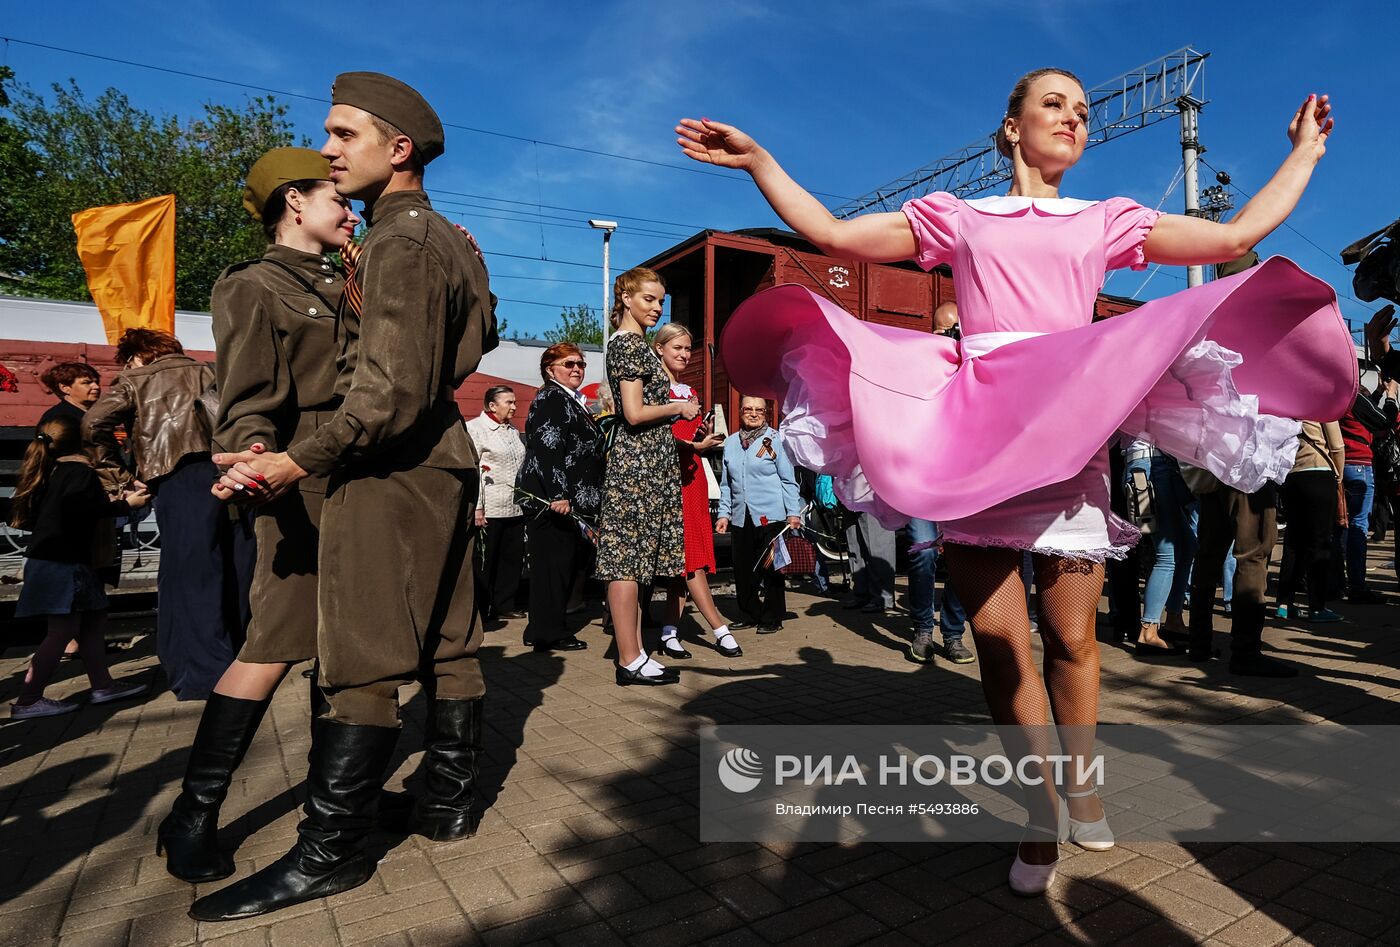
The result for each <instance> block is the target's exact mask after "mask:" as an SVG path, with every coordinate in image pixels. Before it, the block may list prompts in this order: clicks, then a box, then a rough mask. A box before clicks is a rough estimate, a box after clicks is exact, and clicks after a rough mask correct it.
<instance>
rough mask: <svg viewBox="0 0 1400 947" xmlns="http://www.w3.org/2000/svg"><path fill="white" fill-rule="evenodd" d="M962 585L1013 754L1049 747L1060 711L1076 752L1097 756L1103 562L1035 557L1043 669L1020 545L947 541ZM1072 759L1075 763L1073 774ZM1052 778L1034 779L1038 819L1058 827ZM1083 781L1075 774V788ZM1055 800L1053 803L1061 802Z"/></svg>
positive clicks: (1032, 801)
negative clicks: (1097, 628)
mask: <svg viewBox="0 0 1400 947" xmlns="http://www.w3.org/2000/svg"><path fill="white" fill-rule="evenodd" d="M945 556H946V557H947V559H946V561H947V563H948V574H949V579H950V581H951V582H952V585H953V590H954V591H955V592H957V595H958V598H959V599H961V600H962V603H963V605H964V606H965V607H966V609H967V616H968V618H969V619H970V620H971V621H972V637H973V642H974V643H975V645H976V647H977V661H978V665H979V667H980V668H981V674H982V693H983V694H984V695H985V696H986V698H987V708H988V709H989V710H990V711H991V714H992V720H993V722H994V723H996V724H998V725H999V726H1002V727H1019V731H1017V730H1006V729H1003V731H1002V736H1003V741H1004V742H1008V741H1009V742H1011V743H1012V744H1013V745H1008V746H1007V747H1006V749H1007V751H1008V753H1011V754H1017V753H1021V752H1035V753H1037V754H1038V755H1042V756H1043V755H1045V754H1046V753H1047V752H1048V751H1049V749H1050V746H1049V734H1048V732H1047V727H1048V725H1049V723H1050V720H1051V715H1052V713H1053V715H1054V721H1055V724H1056V725H1057V726H1058V727H1059V728H1060V731H1059V732H1060V739H1061V742H1062V744H1063V746H1064V749H1065V751H1066V752H1067V753H1069V754H1071V755H1074V756H1085V755H1088V754H1089V753H1090V752H1091V751H1092V748H1093V740H1094V725H1095V723H1096V722H1097V720H1098V710H1099V647H1098V641H1097V639H1096V638H1095V637H1094V616H1095V613H1096V612H1097V611H1098V604H1099V598H1100V596H1102V594H1103V565H1102V564H1100V563H1092V562H1084V561H1082V560H1075V559H1068V558H1063V557H1059V556H1042V555H1036V556H1034V557H1033V563H1034V566H1035V586H1036V592H1037V594H1038V595H1039V603H1040V608H1039V615H1040V638H1041V643H1042V645H1043V647H1044V652H1045V675H1044V677H1042V676H1041V673H1040V671H1039V669H1037V668H1036V666H1035V661H1034V659H1033V657H1032V655H1031V629H1030V616H1029V614H1028V613H1027V611H1026V588H1025V586H1024V585H1023V584H1022V583H1021V552H1020V551H1019V550H1015V549H995V548H984V547H978V546H962V545H954V544H949V545H948V546H947V548H946V549H945ZM1072 771H1073V767H1071V775H1072ZM1043 775H1044V776H1046V777H1047V779H1046V782H1045V783H1043V784H1042V786H1041V787H1030V786H1028V787H1026V789H1027V800H1026V802H1027V808H1028V809H1029V811H1030V817H1031V822H1032V824H1035V825H1041V826H1054V825H1055V824H1056V821H1055V820H1056V819H1057V814H1056V813H1055V812H1054V811H1053V809H1057V808H1058V804H1059V802H1058V797H1057V796H1056V795H1055V792H1054V788H1053V786H1052V785H1051V783H1050V780H1049V779H1048V777H1049V775H1050V774H1049V772H1048V768H1047V771H1046V772H1045V773H1044V774H1043ZM1068 788H1070V789H1071V790H1076V791H1077V790H1079V789H1081V788H1083V787H1081V786H1079V785H1078V784H1076V783H1075V782H1074V781H1073V780H1072V779H1071V784H1070V786H1069V787H1068ZM1052 807H1053V809H1052Z"/></svg>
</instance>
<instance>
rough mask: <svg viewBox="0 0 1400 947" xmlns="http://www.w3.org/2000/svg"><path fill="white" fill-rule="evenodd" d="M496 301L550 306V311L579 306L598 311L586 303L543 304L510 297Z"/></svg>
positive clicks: (497, 298) (498, 297)
mask: <svg viewBox="0 0 1400 947" xmlns="http://www.w3.org/2000/svg"><path fill="white" fill-rule="evenodd" d="M496 301H497V302H503V303H519V304H520V305H522V306H548V307H549V308H550V309H576V308H577V307H579V306H583V307H584V308H586V309H587V310H588V311H589V312H595V311H596V307H594V306H589V305H587V304H586V303H542V302H536V301H535V300H533V299H511V298H510V297H508V296H497V297H496Z"/></svg>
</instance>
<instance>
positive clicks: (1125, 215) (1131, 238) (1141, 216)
mask: <svg viewBox="0 0 1400 947" xmlns="http://www.w3.org/2000/svg"><path fill="white" fill-rule="evenodd" d="M1161 216H1162V212H1161V211H1156V210H1149V209H1148V208H1146V207H1143V206H1142V205H1141V204H1139V203H1137V202H1135V201H1130V200H1128V199H1127V198H1126V197H1110V198H1109V199H1108V200H1106V201H1104V202H1103V256H1104V268H1105V269H1109V270H1121V269H1123V268H1124V267H1130V268H1132V269H1134V270H1141V269H1146V268H1147V260H1146V259H1145V258H1144V257H1143V255H1142V245H1143V244H1144V243H1145V242H1146V241H1147V235H1148V234H1149V233H1151V232H1152V226H1153V224H1155V223H1157V218H1158V217H1161Z"/></svg>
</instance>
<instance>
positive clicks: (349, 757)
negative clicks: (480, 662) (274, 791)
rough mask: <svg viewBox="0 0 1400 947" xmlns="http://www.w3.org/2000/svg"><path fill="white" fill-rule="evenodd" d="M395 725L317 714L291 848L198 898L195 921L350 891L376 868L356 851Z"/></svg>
mask: <svg viewBox="0 0 1400 947" xmlns="http://www.w3.org/2000/svg"><path fill="white" fill-rule="evenodd" d="M398 739H399V729H398V728H397V727H364V726H355V725H352V724H345V723H336V722H334V721H331V720H327V719H325V718H319V719H317V720H315V721H314V722H313V723H312V727H311V754H310V762H311V767H310V771H309V772H308V773H307V776H306V786H307V791H308V795H307V799H306V808H305V812H306V818H304V819H302V820H301V825H299V826H297V842H296V844H295V845H293V846H292V850H291V851H289V852H288V853H287V854H285V855H283V856H282V857H281V858H279V859H277V861H275V862H273V863H272V864H271V865H268V866H267V867H266V868H264V869H263V870H262V871H259V872H256V873H255V874H253V875H250V876H249V877H247V878H244V879H243V880H242V881H236V882H234V883H233V884H231V885H229V886H228V887H227V888H224V889H223V890H221V891H216V892H214V893H213V894H211V895H208V896H207V897H203V898H200V899H199V900H198V901H196V902H195V903H194V905H193V907H191V908H190V917H192V918H194V919H195V920H197V921H232V920H237V919H238V918H244V917H256V916H257V915H260V914H269V913H271V912H273V911H278V910H281V909H282V908H285V907H291V906H292V905H294V904H300V903H302V902H303V901H311V900H314V899H316V898H324V897H327V896H329V895H332V894H337V893H339V892H341V891H349V890H350V889H351V888H357V887H359V886H360V885H362V884H364V883H365V882H366V881H368V880H369V879H370V877H371V876H372V875H373V874H374V862H373V861H371V860H370V859H369V858H367V857H365V854H364V852H363V851H362V848H363V843H364V840H365V837H366V836H368V835H369V833H370V831H371V830H372V829H373V828H374V825H375V819H376V812H375V810H376V809H377V808H378V802H379V790H380V787H381V786H382V785H383V783H384V775H385V774H384V771H385V769H386V768H387V767H388V765H389V759H390V757H392V756H393V754H394V744H395V743H397V742H398Z"/></svg>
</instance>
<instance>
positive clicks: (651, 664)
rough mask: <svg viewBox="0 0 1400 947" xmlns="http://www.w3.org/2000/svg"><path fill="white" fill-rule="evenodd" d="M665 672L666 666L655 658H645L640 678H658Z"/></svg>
mask: <svg viewBox="0 0 1400 947" xmlns="http://www.w3.org/2000/svg"><path fill="white" fill-rule="evenodd" d="M665 670H666V665H664V664H662V663H660V662H659V661H657V660H656V659H655V658H647V661H646V663H645V664H643V665H642V676H643V677H660V676H661V675H662V673H663V672H665Z"/></svg>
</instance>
